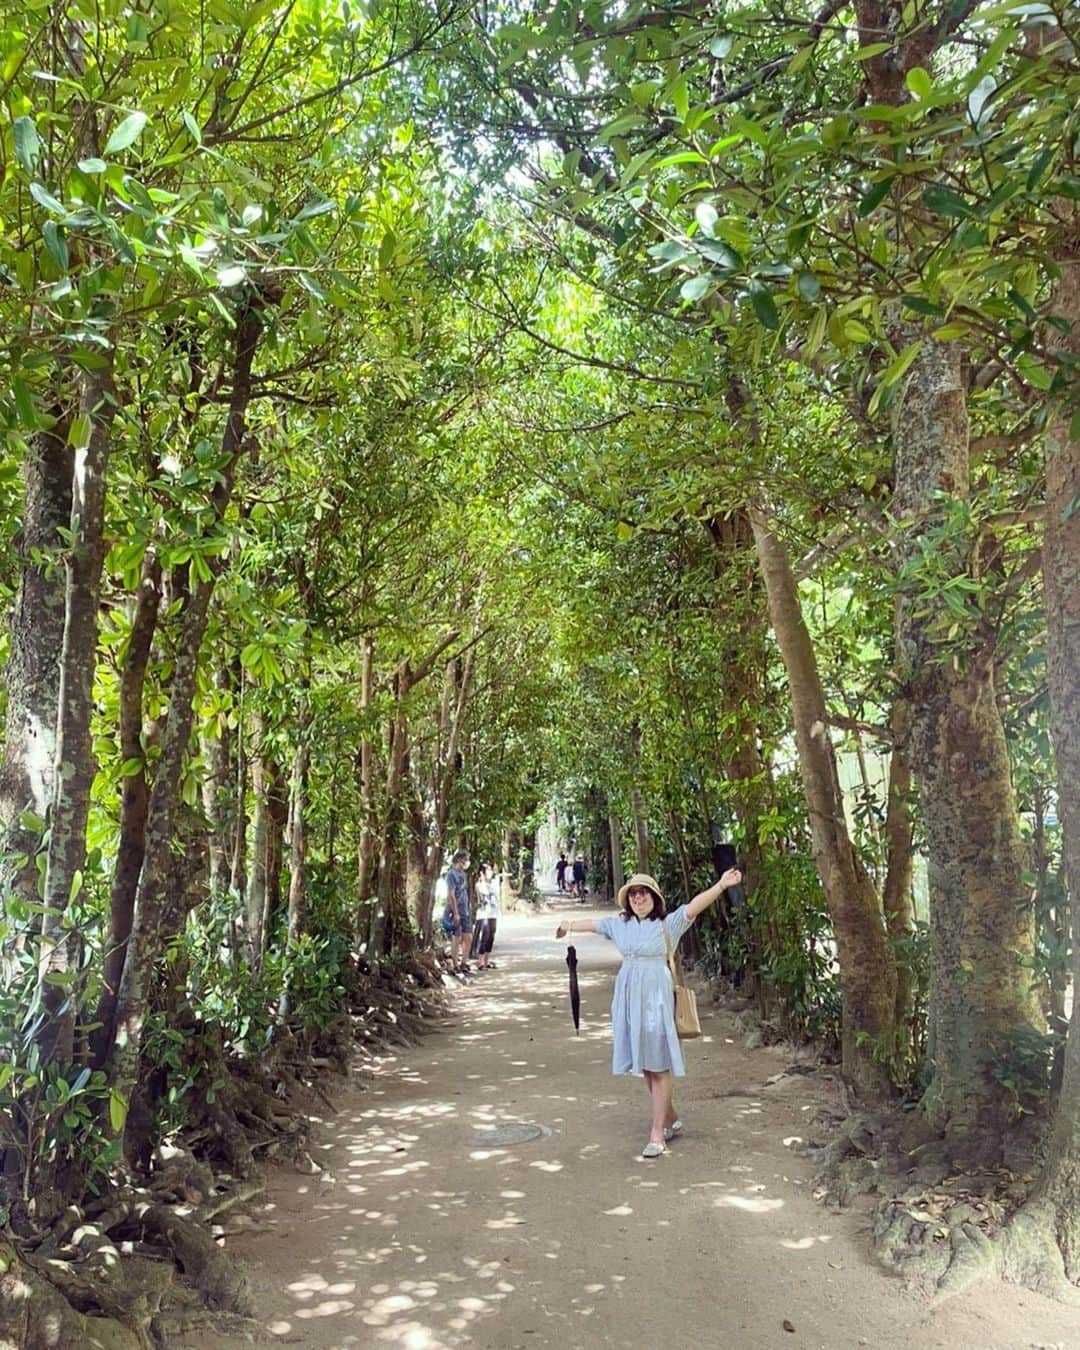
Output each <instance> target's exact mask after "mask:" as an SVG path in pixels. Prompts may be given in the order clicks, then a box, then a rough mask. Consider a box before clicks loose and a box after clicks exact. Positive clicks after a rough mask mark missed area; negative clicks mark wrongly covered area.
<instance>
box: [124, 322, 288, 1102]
mask: <svg viewBox="0 0 1080 1350" xmlns="http://www.w3.org/2000/svg"><path fill="white" fill-rule="evenodd" d="M261 332H262V320H261V318H260V315H259V313H258V311H257V309H256V308H254V307H251V308H249V309H247V310H246V311H244V312H243V313H242V314H241V315H240V316H239V318H238V322H237V327H236V333H235V338H234V341H235V348H234V361H233V369H232V377H233V379H232V397H231V400H230V406H229V414H228V420H227V422H226V424H225V430H224V433H223V435H222V452H223V454H222V457H223V460H224V463H225V468H224V470H223V472H222V476H221V479H220V481H219V482H218V484H217V485H216V486H215V488H214V491H213V496H212V501H213V505H214V508H215V514H216V516H217V518H218V519H220V518H221V517H222V516H223V514H224V512H225V508H226V506H227V505H228V502H229V498H230V496H231V494H232V486H233V480H234V477H235V473H236V466H237V463H238V461H239V457H240V454H241V453H242V450H243V446H244V436H245V419H246V414H247V407H248V403H249V401H250V398H251V369H252V363H253V361H254V358H255V351H256V348H257V346H258V342H259V337H260V334H261ZM214 581H215V573H214V571H213V570H211V575H210V577H209V579H207V580H202V581H199V582H197V583H196V585H195V587H194V588H193V589H192V590H190V591H189V592H188V593H187V596H186V600H185V603H184V608H183V610H182V613H181V618H180V632H179V635H178V640H177V649H176V658H175V665H174V670H173V677H172V681H171V684H170V687H169V711H168V716H167V718H166V722H165V731H164V735H163V737H162V746H161V756H160V759H159V761H158V765H157V771H156V774H155V777H154V786H153V790H152V792H151V794H150V804H149V814H148V823H147V830H146V852H145V856H144V858H143V865H142V870H141V872H140V875H139V886H138V891H137V894H136V902H135V917H134V922H133V925H132V931H131V936H130V938H129V940H128V950H127V955H126V959H125V962H124V973H123V976H122V978H121V981H120V992H119V998H118V1003H117V1010H116V1037H115V1041H114V1045H113V1053H112V1065H111V1069H112V1072H111V1087H112V1090H113V1092H114V1093H116V1094H118V1095H119V1096H121V1097H122V1098H124V1099H125V1100H130V1097H131V1092H132V1088H133V1087H134V1085H135V1082H136V1079H137V1076H138V1068H139V1054H140V1049H141V1044H142V1032H143V1026H144V1024H145V1020H146V1015H147V1012H148V1000H149V993H150V988H151V980H152V975H153V968H154V962H155V961H156V959H157V957H158V954H159V948H160V925H161V914H162V908H163V904H164V901H165V898H166V895H167V893H168V889H169V885H170V870H171V869H170V863H171V857H172V843H173V832H174V826H175V819H176V810H177V804H178V800H179V789H180V778H181V770H182V768H183V763H184V756H185V755H186V753H187V749H188V745H189V742H190V740H191V730H192V724H193V722H194V699H195V683H196V677H197V674H198V667H199V654H200V650H201V647H202V640H203V635H204V633H205V631H206V623H207V618H208V614H209V609H210V599H211V596H212V594H213V588H214Z"/></svg>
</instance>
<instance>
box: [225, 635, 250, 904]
mask: <svg viewBox="0 0 1080 1350" xmlns="http://www.w3.org/2000/svg"><path fill="white" fill-rule="evenodd" d="M245 683H246V677H245V675H244V668H243V666H242V665H241V664H240V661H239V659H237V661H236V680H235V687H236V763H235V765H234V766H233V767H234V773H235V780H234V783H233V806H234V811H235V814H234V816H233V836H232V854H231V857H230V861H229V889H230V890H231V891H232V893H233V894H234V895H235V896H237V897H238V898H239V900H240V903H241V905H243V904H244V902H245V900H246V898H247V832H248V815H247V788H248V753H247V738H246V736H245V721H244V718H245V709H244V686H245Z"/></svg>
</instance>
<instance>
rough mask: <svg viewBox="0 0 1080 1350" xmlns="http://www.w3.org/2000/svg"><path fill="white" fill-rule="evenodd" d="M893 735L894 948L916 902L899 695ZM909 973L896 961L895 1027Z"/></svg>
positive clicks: (888, 818) (889, 872) (888, 833)
mask: <svg viewBox="0 0 1080 1350" xmlns="http://www.w3.org/2000/svg"><path fill="white" fill-rule="evenodd" d="M889 724H890V728H891V730H892V733H893V743H892V753H891V755H890V757H889V786H888V801H887V802H886V805H885V886H884V889H883V892H882V904H883V907H884V910H885V926H886V928H887V929H888V932H889V941H890V942H891V943H892V944H893V947H894V949H895V948H896V945H897V944H898V943H902V942H906V941H908V940H909V939H910V938H911V937H912V935H913V934H914V932H915V901H914V897H913V895H912V889H911V888H912V867H913V858H914V855H913V853H912V835H913V831H914V824H913V821H912V815H911V757H910V751H909V747H908V737H909V733H910V709H909V708H908V704H907V700H906V699H904V698H901V697H899V696H897V697H896V699H895V700H894V701H893V706H892V712H891V714H890V718H889ZM911 1011H912V1009H911V971H910V970H909V969H908V968H907V967H906V966H904V965H902V964H901V963H900V962H899V961H898V962H897V966H896V1026H897V1030H898V1031H899V1030H900V1028H902V1027H904V1026H905V1025H906V1024H907V1020H908V1018H909V1017H910V1015H911Z"/></svg>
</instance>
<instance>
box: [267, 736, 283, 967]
mask: <svg viewBox="0 0 1080 1350" xmlns="http://www.w3.org/2000/svg"><path fill="white" fill-rule="evenodd" d="M266 810H267V815H268V829H267V838H266V909H265V910H264V912H263V947H264V949H265V948H266V947H268V946H269V945H270V942H271V940H272V935H273V932H274V928H275V926H276V924H277V921H278V915H279V914H280V913H281V870H282V868H283V867H284V865H285V831H286V829H287V828H288V823H289V784H288V783H287V782H286V779H285V774H284V772H283V771H282V768H281V765H280V764H279V763H278V762H277V760H273V761H271V763H270V766H269V775H268V783H267V790H266Z"/></svg>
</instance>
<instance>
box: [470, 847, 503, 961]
mask: <svg viewBox="0 0 1080 1350" xmlns="http://www.w3.org/2000/svg"><path fill="white" fill-rule="evenodd" d="M499 886H500V879H499V874H498V872H496V871H495V869H494V868H493V867H492V866H491V864H490V863H483V864H481V867H480V875H479V876H478V877H477V878H476V927H475V928H474V929H473V939H472V948H471V949H470V951H469V960H470V961H471V960H473V959H474V958H475V960H476V963H477V964H476V968H477V970H494V968H495V963H494V962H493V961H492V960H491V948H492V946H493V945H494V943H495V925H496V924H497V922H498V919H499Z"/></svg>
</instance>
